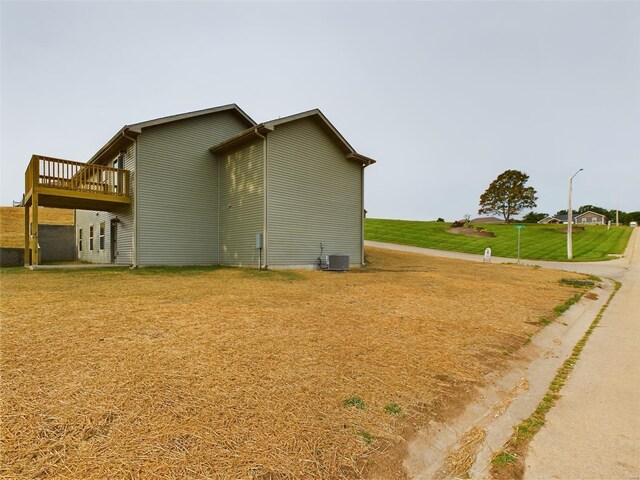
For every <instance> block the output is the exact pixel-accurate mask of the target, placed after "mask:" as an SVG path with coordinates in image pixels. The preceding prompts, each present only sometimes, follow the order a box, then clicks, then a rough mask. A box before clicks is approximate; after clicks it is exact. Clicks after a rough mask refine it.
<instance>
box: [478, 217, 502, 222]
mask: <svg viewBox="0 0 640 480" xmlns="http://www.w3.org/2000/svg"><path fill="white" fill-rule="evenodd" d="M471 223H504V220H503V219H501V218H497V217H478V218H474V219H473V220H471Z"/></svg>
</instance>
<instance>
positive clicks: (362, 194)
mask: <svg viewBox="0 0 640 480" xmlns="http://www.w3.org/2000/svg"><path fill="white" fill-rule="evenodd" d="M364 169H365V165H362V169H361V170H360V257H361V258H360V265H362V266H364Z"/></svg>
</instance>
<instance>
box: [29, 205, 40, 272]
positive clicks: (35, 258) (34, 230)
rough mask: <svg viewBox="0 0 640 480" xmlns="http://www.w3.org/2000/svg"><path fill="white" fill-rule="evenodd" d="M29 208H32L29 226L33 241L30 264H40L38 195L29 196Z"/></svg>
mask: <svg viewBox="0 0 640 480" xmlns="http://www.w3.org/2000/svg"><path fill="white" fill-rule="evenodd" d="M31 206H32V208H33V215H32V216H33V221H32V224H31V238H32V241H33V248H32V249H31V264H32V265H39V264H40V258H39V255H40V248H39V246H38V194H37V193H35V192H34V193H33V195H32V196H31Z"/></svg>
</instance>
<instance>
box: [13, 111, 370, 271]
mask: <svg viewBox="0 0 640 480" xmlns="http://www.w3.org/2000/svg"><path fill="white" fill-rule="evenodd" d="M373 163H375V161H374V160H372V159H370V158H368V157H365V156H363V155H360V154H359V153H358V152H356V151H355V150H354V148H353V147H352V146H351V145H350V144H349V143H348V142H347V140H346V139H345V138H344V137H343V136H342V135H341V134H340V133H339V132H338V131H337V130H336V129H335V127H334V126H333V125H332V124H331V123H330V122H329V120H328V119H327V118H326V117H325V116H324V115H323V114H322V112H321V111H320V110H317V109H315V110H310V111H307V112H303V113H299V114H296V115H292V116H289V117H284V118H280V119H277V120H272V121H269V122H264V123H261V124H256V122H254V121H253V120H252V119H251V118H250V117H249V116H248V115H247V114H246V113H245V112H244V111H242V110H241V109H240V108H239V107H238V106H237V105H235V104H232V105H225V106H221V107H215V108H211V109H206V110H200V111H196V112H189V113H184V114H180V115H173V116H169V117H164V118H159V119H155V120H150V121H146V122H141V123H136V124H133V125H126V126H124V127H123V128H122V129H120V131H118V132H117V133H116V134H115V135H114V136H113V137H112V138H111V139H110V140H109V141H108V142H107V143H106V144H105V145H104V146H103V147H102V148H100V150H98V152H97V153H96V154H95V155H94V156H93V157H92V158H91V159H90V160H89V161H88V162H87V163H78V162H70V161H68V160H60V159H54V158H50V157H44V156H39V155H34V156H33V157H32V160H31V163H30V164H29V168H28V169H27V173H26V176H25V178H26V179H27V180H26V185H25V208H26V212H27V216H26V217H27V218H26V220H25V247H26V248H25V252H26V253H25V264H28V263H31V261H32V260H35V259H37V255H33V252H34V251H35V250H36V249H37V218H34V219H32V221H29V218H28V207H29V206H30V205H37V204H40V205H43V204H47V205H52V206H58V207H61V208H74V209H76V242H77V251H78V259H79V260H81V261H85V262H92V263H114V264H121V265H132V266H144V265H230V266H251V267H263V268H264V267H266V268H314V267H316V266H317V265H318V256H319V254H320V253H321V252H324V253H325V254H327V253H328V254H331V253H340V254H346V255H349V259H350V264H351V266H358V265H362V264H364V239H363V225H364V221H363V212H364V207H363V192H364V169H365V167H367V166H368V165H371V164H373ZM36 210H37V209H34V211H36ZM29 226H31V230H30V231H29ZM30 252H31V255H29V253H30Z"/></svg>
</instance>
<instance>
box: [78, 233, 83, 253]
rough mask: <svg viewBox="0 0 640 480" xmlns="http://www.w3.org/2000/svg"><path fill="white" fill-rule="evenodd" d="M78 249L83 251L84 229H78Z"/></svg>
mask: <svg viewBox="0 0 640 480" xmlns="http://www.w3.org/2000/svg"><path fill="white" fill-rule="evenodd" d="M78 251H79V252H81V251H82V229H81V228H80V229H78Z"/></svg>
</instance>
